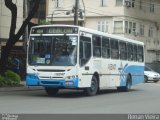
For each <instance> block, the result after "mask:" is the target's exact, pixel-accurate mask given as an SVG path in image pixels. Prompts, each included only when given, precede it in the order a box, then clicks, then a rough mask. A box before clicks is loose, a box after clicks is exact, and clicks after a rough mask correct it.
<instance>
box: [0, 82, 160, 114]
mask: <svg viewBox="0 0 160 120" xmlns="http://www.w3.org/2000/svg"><path fill="white" fill-rule="evenodd" d="M0 113H14V114H20V113H21V114H22V113H25V114H41V113H43V114H57V113H58V114H75V113H78V114H83V113H85V114H110V113H113V114H117V113H118V114H130V113H140V114H141V113H143V114H145V113H160V82H159V83H145V84H140V85H137V86H134V87H133V88H132V91H130V92H117V91H116V89H108V90H105V91H101V92H100V94H98V95H96V96H93V97H88V96H85V95H84V94H83V92H82V91H76V90H61V91H60V93H59V94H58V95H56V96H54V97H49V96H47V95H46V93H45V91H44V90H24V91H6V92H2V91H1V92H0Z"/></svg>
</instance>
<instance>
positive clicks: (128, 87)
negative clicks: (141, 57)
mask: <svg viewBox="0 0 160 120" xmlns="http://www.w3.org/2000/svg"><path fill="white" fill-rule="evenodd" d="M131 86H132V78H131V76H130V75H128V76H127V80H126V86H123V87H117V90H118V91H120V92H128V91H130V90H131Z"/></svg>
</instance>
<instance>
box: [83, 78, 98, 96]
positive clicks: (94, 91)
mask: <svg viewBox="0 0 160 120" xmlns="http://www.w3.org/2000/svg"><path fill="white" fill-rule="evenodd" d="M97 91H98V81H97V78H96V77H95V76H93V77H92V81H91V87H89V88H86V89H85V92H86V94H87V95H88V96H94V95H96V94H97Z"/></svg>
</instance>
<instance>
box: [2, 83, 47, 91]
mask: <svg viewBox="0 0 160 120" xmlns="http://www.w3.org/2000/svg"><path fill="white" fill-rule="evenodd" d="M43 89H44V88H43V87H35V86H31V87H28V86H26V84H25V81H22V82H21V83H20V86H17V87H2V88H0V92H9V91H32V90H43Z"/></svg>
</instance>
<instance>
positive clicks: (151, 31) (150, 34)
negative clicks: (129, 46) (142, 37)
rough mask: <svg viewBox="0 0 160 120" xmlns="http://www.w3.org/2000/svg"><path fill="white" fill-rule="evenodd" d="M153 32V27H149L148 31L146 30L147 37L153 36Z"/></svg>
mask: <svg viewBox="0 0 160 120" xmlns="http://www.w3.org/2000/svg"><path fill="white" fill-rule="evenodd" d="M153 33H154V29H153V27H150V28H149V32H148V37H152V38H153V37H154V35H153Z"/></svg>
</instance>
